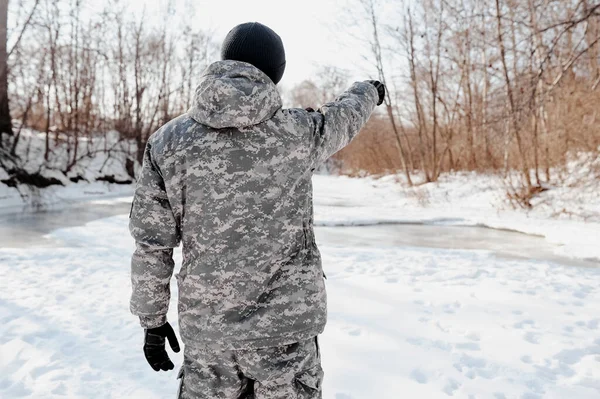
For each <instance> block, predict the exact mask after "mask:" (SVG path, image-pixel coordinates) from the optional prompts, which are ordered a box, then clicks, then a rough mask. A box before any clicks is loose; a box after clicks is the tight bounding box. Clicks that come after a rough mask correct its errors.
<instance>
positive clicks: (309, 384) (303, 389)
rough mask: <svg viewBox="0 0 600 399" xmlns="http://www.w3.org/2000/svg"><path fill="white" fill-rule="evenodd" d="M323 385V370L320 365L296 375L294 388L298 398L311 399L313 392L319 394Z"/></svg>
mask: <svg viewBox="0 0 600 399" xmlns="http://www.w3.org/2000/svg"><path fill="white" fill-rule="evenodd" d="M322 385H323V369H322V368H321V366H320V365H318V366H315V367H313V368H311V369H308V370H305V371H303V372H301V373H300V374H298V375H296V386H297V388H298V397H299V398H307V399H313V398H314V396H310V395H314V393H315V392H321V387H322Z"/></svg>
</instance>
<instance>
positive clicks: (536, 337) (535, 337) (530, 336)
mask: <svg viewBox="0 0 600 399" xmlns="http://www.w3.org/2000/svg"><path fill="white" fill-rule="evenodd" d="M523 339H524V340H525V341H527V342H529V343H532V344H539V343H540V334H536V333H532V332H531V331H530V332H528V333H526V334H525V336H524V337H523Z"/></svg>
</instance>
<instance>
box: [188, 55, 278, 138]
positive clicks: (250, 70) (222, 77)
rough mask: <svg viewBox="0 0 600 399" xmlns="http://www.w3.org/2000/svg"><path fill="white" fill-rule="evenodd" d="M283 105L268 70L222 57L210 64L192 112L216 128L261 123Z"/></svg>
mask: <svg viewBox="0 0 600 399" xmlns="http://www.w3.org/2000/svg"><path fill="white" fill-rule="evenodd" d="M281 106H282V103H281V96H280V95H279V92H278V91H277V88H276V87H275V84H274V83H273V82H272V81H271V79H269V77H268V76H267V75H265V73H264V72H262V71H261V70H260V69H258V68H256V67H255V66H253V65H252V64H248V63H246V62H241V61H232V60H226V61H218V62H215V63H213V64H211V65H210V66H208V68H206V70H205V71H204V73H203V74H202V77H201V79H200V84H199V85H198V87H197V88H196V94H195V96H194V104H193V105H192V107H191V108H190V109H189V111H188V114H189V115H190V116H191V117H192V118H193V119H194V120H195V121H196V122H198V123H201V124H203V125H206V126H210V127H212V128H215V129H222V128H227V127H236V128H240V127H246V126H252V125H257V124H259V123H261V122H264V121H266V120H268V119H270V118H271V117H272V116H273V114H275V112H277V110H279V109H280V108H281Z"/></svg>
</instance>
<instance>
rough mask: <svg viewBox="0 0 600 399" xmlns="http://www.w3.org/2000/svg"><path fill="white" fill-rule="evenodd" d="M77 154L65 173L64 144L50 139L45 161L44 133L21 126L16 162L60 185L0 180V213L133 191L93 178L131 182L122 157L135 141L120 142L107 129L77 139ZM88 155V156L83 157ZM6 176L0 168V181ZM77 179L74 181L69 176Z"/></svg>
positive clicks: (65, 204) (127, 193) (129, 151)
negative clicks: (36, 185) (102, 133)
mask: <svg viewBox="0 0 600 399" xmlns="http://www.w3.org/2000/svg"><path fill="white" fill-rule="evenodd" d="M79 145H80V148H79V157H81V159H79V160H78V162H77V163H76V164H75V165H74V166H73V167H72V168H71V169H70V170H69V171H68V172H67V173H63V171H64V170H66V169H67V167H66V166H67V159H69V154H68V153H67V145H66V144H65V143H64V142H61V143H60V144H58V145H55V143H54V135H52V139H51V140H50V146H51V153H50V156H49V160H50V161H49V162H48V163H46V162H45V161H44V151H45V135H44V134H42V133H38V132H35V131H32V130H30V129H23V131H22V132H21V139H20V141H19V145H18V146H17V151H16V152H17V155H18V156H19V158H20V164H22V165H24V167H25V169H26V170H27V171H28V172H29V173H36V172H39V173H40V174H41V175H42V176H44V177H46V178H55V179H57V180H58V181H60V182H61V183H62V185H53V186H50V187H47V188H44V189H37V188H31V187H27V186H24V185H20V186H19V187H18V189H17V188H14V187H9V186H7V185H5V184H2V183H0V215H1V214H7V213H15V212H22V211H27V212H28V211H32V210H33V211H35V210H38V209H45V210H48V209H57V208H64V207H65V206H68V205H69V204H72V203H74V202H81V201H89V200H92V199H94V198H114V197H119V196H123V195H130V194H132V193H133V188H134V187H133V186H134V185H133V184H123V185H119V184H110V183H106V182H103V181H97V179H98V178H101V177H106V176H113V177H114V178H115V179H116V180H119V181H128V180H130V181H132V180H133V179H132V178H131V177H130V176H128V174H127V171H126V170H125V159H126V158H128V157H129V155H128V154H132V153H134V151H133V149H135V144H134V143H132V142H129V141H122V140H120V139H119V135H118V133H116V132H109V133H107V134H106V135H105V136H103V137H97V138H94V139H87V138H80V144H79ZM84 155H89V156H84ZM8 178H9V174H8V173H7V171H6V170H4V169H2V168H1V167H0V180H5V179H8ZM72 178H73V179H78V180H79V181H78V182H77V183H74V182H73V181H72V180H71V179H72Z"/></svg>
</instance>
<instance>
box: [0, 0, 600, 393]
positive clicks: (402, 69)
mask: <svg viewBox="0 0 600 399" xmlns="http://www.w3.org/2000/svg"><path fill="white" fill-rule="evenodd" d="M58 3H60V2H56V1H52V0H19V1H17V0H15V1H11V2H7V1H1V0H0V20H2V21H0V22H2V23H3V24H4V26H3V29H0V71H3V73H2V74H0V398H7V399H12V398H84V399H85V398H140V399H142V398H144V399H146V398H156V399H159V398H174V397H175V395H176V392H177V389H178V385H179V381H178V379H177V372H178V368H179V366H180V365H181V363H182V361H183V355H182V353H173V352H172V351H170V349H169V355H170V356H171V359H172V360H173V362H174V363H175V369H174V370H172V371H168V372H161V373H155V372H154V371H152V370H151V369H150V367H149V366H148V364H147V362H146V360H145V358H144V354H143V352H142V346H143V341H144V330H143V329H142V328H141V327H140V324H139V321H138V319H137V318H136V317H135V316H133V315H131V313H130V312H129V300H130V296H131V290H132V287H131V274H130V263H131V256H132V253H133V251H134V249H135V243H134V240H133V238H131V236H130V233H129V230H128V222H129V213H130V209H131V203H132V198H133V195H134V191H135V188H136V178H137V177H138V176H139V172H140V169H141V166H142V164H141V155H143V151H140V148H142V149H143V148H144V146H145V143H146V141H147V140H148V137H149V136H150V134H152V132H153V131H155V130H156V129H157V128H158V127H160V126H161V125H162V124H164V123H165V122H167V121H168V120H170V119H171V118H173V117H175V116H177V115H179V114H181V113H183V112H185V111H186V109H187V107H188V106H189V103H190V101H192V100H193V96H194V81H195V79H197V78H198V77H199V76H200V74H201V73H202V70H203V69H204V67H205V66H206V65H208V64H209V63H210V62H212V61H214V60H216V59H218V43H219V40H221V39H222V38H223V37H224V35H225V34H226V33H227V29H228V28H230V27H231V26H233V25H234V24H236V23H239V22H245V20H246V19H251V20H254V19H256V20H259V19H260V20H263V21H264V22H265V23H267V24H270V25H272V27H273V28H277V29H275V30H278V29H279V31H280V32H282V38H283V39H284V42H285V43H286V45H287V46H288V48H289V51H288V64H293V63H294V61H296V65H295V66H292V67H291V70H290V73H291V76H290V77H289V80H288V81H286V80H285V79H284V80H283V83H282V85H280V86H278V87H279V88H280V91H281V93H282V96H283V99H284V103H286V105H285V106H286V107H287V106H289V107H302V108H304V107H308V106H314V107H316V106H320V105H321V104H323V103H326V102H327V101H331V100H333V99H334V98H335V96H336V95H337V94H339V93H340V92H341V91H343V90H344V89H345V88H346V85H348V84H349V83H351V82H352V81H353V80H356V79H366V78H377V79H379V80H382V81H384V80H386V81H387V86H388V87H390V88H391V90H390V94H389V95H388V96H387V98H386V99H385V102H384V104H383V105H382V107H380V108H379V109H378V110H377V111H376V112H375V113H374V114H373V116H372V117H371V120H370V121H369V123H368V124H367V125H366V126H365V128H364V129H363V131H362V133H361V134H360V135H359V136H358V138H357V139H355V141H354V142H353V143H352V144H351V145H350V146H349V147H347V148H345V149H344V150H342V151H341V152H339V153H338V154H336V155H335V156H334V157H333V158H332V159H331V160H330V161H328V162H327V163H326V164H325V165H324V166H323V168H322V169H321V170H319V171H317V173H316V174H315V175H314V177H313V186H314V214H315V220H314V223H315V226H316V227H315V233H316V240H317V244H318V246H319V249H320V251H321V254H322V257H323V270H324V272H325V274H326V280H325V284H326V287H327V296H328V324H327V328H326V330H325V333H324V334H323V335H322V336H321V337H320V348H321V351H322V362H323V369H324V371H325V380H324V385H323V398H325V399H396V398H409V399H412V398H416V399H421V398H425V399H429V398H433V399H435V398H448V397H452V398H465V399H466V398H469V399H471V398H474V399H480V398H481V399H484V398H493V399H513V398H514V399H517V398H518V399H545V398H550V399H572V398H573V399H580V398H581V399H587V398H589V399H597V398H599V397H600V129H598V123H597V118H598V116H597V108H598V105H599V104H600V94H598V93H600V91H599V90H600V89H598V88H597V86H598V82H600V4H597V2H594V1H586V0H565V1H561V2H557V1H554V2H553V1H536V0H497V1H495V2H480V1H476V0H460V1H459V0H450V1H447V0H444V1H439V0H427V1H424V2H419V3H420V4H413V2H410V1H405V2H394V1H384V0H381V1H376V0H364V1H363V0H361V1H359V0H356V1H355V0H348V1H345V2H341V3H343V4H337V3H338V2H333V1H331V2H329V1H319V2H317V1H312V0H310V1H308V2H307V4H306V5H305V6H306V7H304V8H302V9H299V10H298V15H297V16H295V18H290V15H286V17H285V18H282V17H281V13H278V12H274V11H272V9H273V7H274V6H275V5H276V4H277V2H275V1H267V0H261V1H259V2H256V4H254V5H252V6H249V5H242V2H240V5H239V10H236V11H232V14H231V15H229V16H228V17H219V18H216V17H215V18H216V19H212V18H213V17H210V19H207V20H204V19H202V18H209V17H205V16H201V17H198V18H200V20H201V21H203V23H207V24H208V23H210V24H212V25H213V26H218V28H215V29H213V30H210V29H204V28H198V26H197V25H196V24H194V20H193V18H192V17H190V16H191V15H196V14H202V15H203V13H204V14H207V15H208V14H219V13H224V10H225V8H231V7H226V6H225V5H223V6H218V5H214V6H211V7H213V8H210V7H207V6H206V5H204V4H203V3H202V2H200V3H198V5H196V6H190V4H191V2H183V1H170V2H169V1H165V2H164V4H163V3H161V2H158V3H161V5H160V6H157V5H155V4H154V3H152V2H143V1H141V2H140V7H142V6H143V9H144V10H145V11H144V13H138V14H136V13H135V12H132V8H135V7H134V6H131V5H130V6H127V5H124V4H122V3H121V2H118V1H107V2H106V4H105V5H102V6H99V5H98V4H100V3H102V2H91V1H83V0H81V1H80V0H77V1H72V2H71V1H69V2H64V4H58ZM67 3H68V4H67ZM243 3H244V4H245V2H243ZM334 3H335V4H334ZM400 3H402V5H399V4H400ZM488 3H489V4H488ZM7 7H8V9H7ZM160 7H165V8H164V9H163V8H160ZM189 7H191V8H189ZM319 7H320V8H319ZM266 9H269V10H271V11H270V13H268V12H266V11H265V10H266ZM349 9H350V10H354V11H350V12H348V11H347V10H349ZM166 10H172V12H167V11H166ZM173 10H174V11H173ZM204 10H207V11H204ZM315 10H317V11H315ZM319 10H320V11H319ZM342 10H346V11H344V12H342ZM163 11H164V14H161V13H162V12H163ZM192 11H193V12H192ZM146 13H147V14H146ZM194 13H195V14H194ZM160 15H167V17H165V18H161V17H160ZM7 18H8V24H7V22H6V20H7ZM296 20H303V21H312V22H311V24H312V25H311V27H314V29H313V30H312V31H311V32H310V33H306V35H307V36H304V35H303V34H300V33H298V32H299V30H298V29H300V26H299V25H298V24H299V22H295V21H296ZM174 21H182V22H181V26H182V27H183V26H185V28H182V30H181V32H179V31H172V30H171V29H167V27H169V26H171V25H172V24H173V23H174ZM325 21H335V24H334V23H333V22H332V25H333V27H330V28H323V26H324V25H326V23H325ZM349 21H350V22H352V23H349ZM142 22H143V23H142ZM221 24H223V27H222V28H221V27H220V26H221ZM286 24H287V25H289V26H288V27H286ZM7 25H8V30H7ZM374 26H377V27H379V28H380V29H379V30H378V29H373V27H374ZM486 27H487V28H486ZM0 28H2V27H1V26H0ZM323 29H329V30H323ZM344 29H347V30H344ZM2 31H4V37H3V35H2ZM332 31H335V32H338V33H339V32H344V33H345V34H347V35H348V36H347V37H345V38H343V39H341V41H340V40H339V39H338V41H337V42H335V41H333V39H332V43H327V44H324V45H323V46H324V48H322V49H320V50H319V51H316V50H314V48H307V45H306V44H304V45H303V43H304V42H307V43H309V44H310V43H316V42H318V41H320V40H321V37H322V36H323V34H324V32H326V33H327V34H328V35H332V34H333V33H332ZM7 32H8V37H7V36H6V33H7ZM357 35H358V36H360V37H359V38H358V39H360V40H358V39H357V40H358V41H356V42H354V41H352V40H354V39H356V36H357ZM298 36H299V37H300V38H301V39H299V38H298ZM350 37H352V38H354V39H350ZM40 38H41V39H40ZM106 38H110V40H105V39H106ZM34 39H35V40H34ZM286 39H287V40H286ZM2 43H4V45H3V47H2V45H1V44H2ZM352 43H354V44H352ZM352 45H355V46H356V47H355V48H356V49H360V51H352V49H348V47H352ZM294 46H296V47H297V48H298V47H300V48H303V50H302V51H304V53H302V51H300V50H298V49H297V50H296V51H297V53H294V50H292V48H293V47H294ZM308 47H310V46H308ZM338 47H339V48H338ZM90 49H91V50H90ZM215 49H216V50H215ZM332 52H336V54H334V55H332ZM309 54H310V55H309ZM311 57H312V58H311ZM300 58H303V59H304V61H300ZM365 59H367V60H368V62H366V63H365V62H364V60H365ZM142 65H144V66H143V67H142ZM332 65H337V66H342V67H344V68H336V67H334V66H332ZM348 65H354V67H352V68H351V67H348ZM353 68H354V69H353ZM307 70H310V71H311V72H310V74H309V73H307V72H306V71H307ZM361 76H362V78H361ZM34 77H35V78H34ZM94 77H96V78H94ZM2 82H5V83H6V82H8V87H6V86H7V85H6V84H3V83H2ZM2 86H4V90H3V89H2ZM7 88H8V91H7V90H6V89H7ZM8 100H10V113H7V111H8V106H9V102H8ZM7 121H8V122H7ZM7 126H8V127H9V128H10V129H8V128H7ZM181 262H182V253H181V247H180V248H177V249H176V250H175V265H176V266H175V268H176V270H175V271H176V272H177V271H178V269H179V268H180V266H181ZM171 292H172V297H171V302H170V307H169V314H168V319H169V320H170V321H171V324H172V325H173V327H174V328H175V330H176V332H177V333H179V327H178V326H177V322H176V320H177V294H178V292H177V283H176V281H175V278H173V279H172V281H171Z"/></svg>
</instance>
